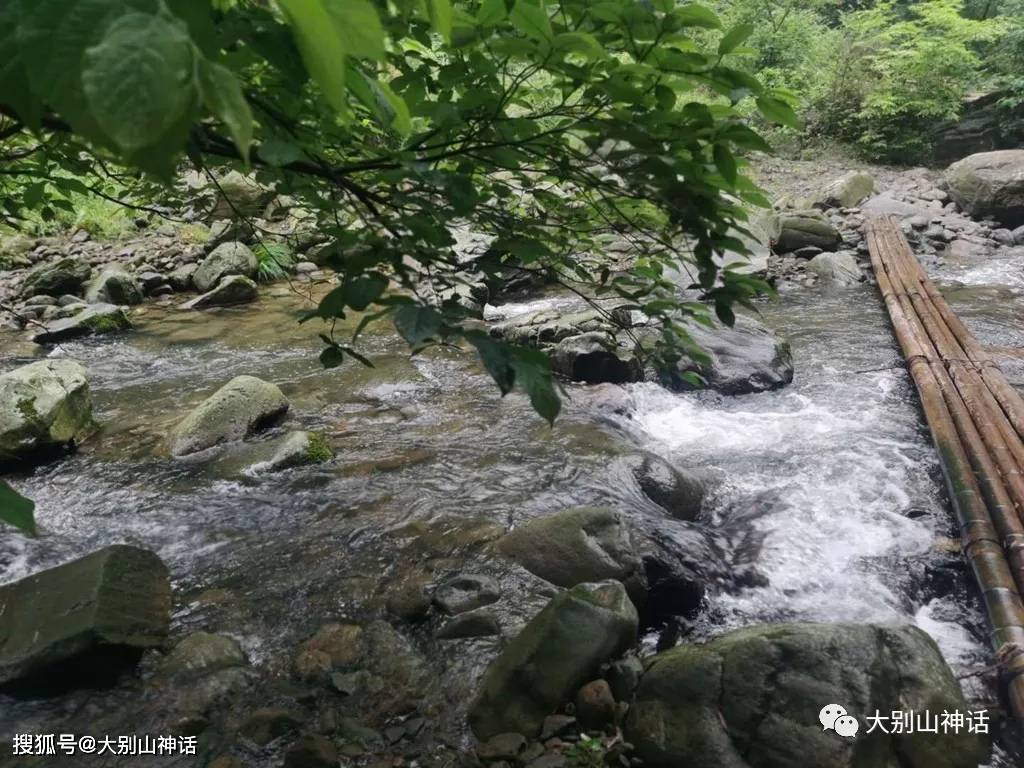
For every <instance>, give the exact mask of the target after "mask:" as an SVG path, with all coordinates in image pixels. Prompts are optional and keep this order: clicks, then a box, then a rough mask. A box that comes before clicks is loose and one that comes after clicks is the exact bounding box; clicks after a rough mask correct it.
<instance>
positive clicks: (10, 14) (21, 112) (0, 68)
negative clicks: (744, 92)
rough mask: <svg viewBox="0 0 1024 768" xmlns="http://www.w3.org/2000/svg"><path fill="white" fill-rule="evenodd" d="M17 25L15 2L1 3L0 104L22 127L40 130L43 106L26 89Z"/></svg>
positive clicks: (19, 15)
mask: <svg viewBox="0 0 1024 768" xmlns="http://www.w3.org/2000/svg"><path fill="white" fill-rule="evenodd" d="M20 22H21V8H20V6H19V5H18V3H16V2H4V3H0V103H2V104H7V105H9V106H10V107H11V108H12V109H14V111H15V113H16V114H17V115H18V118H19V119H20V120H21V121H22V122H23V123H24V124H25V125H27V126H28V127H30V128H33V129H34V128H38V127H39V121H40V120H41V119H42V116H43V105H42V103H41V102H40V101H39V99H38V98H36V96H35V94H33V93H32V89H31V88H30V87H29V79H28V73H27V72H26V71H25V66H24V62H23V60H22V57H21V51H20V50H19V48H18V34H17V33H18V26H19V23H20Z"/></svg>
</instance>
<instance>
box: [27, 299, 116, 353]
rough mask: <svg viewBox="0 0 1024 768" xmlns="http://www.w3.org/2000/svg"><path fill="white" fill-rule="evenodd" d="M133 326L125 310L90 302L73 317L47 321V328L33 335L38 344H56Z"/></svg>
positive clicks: (33, 339)
mask: <svg viewBox="0 0 1024 768" xmlns="http://www.w3.org/2000/svg"><path fill="white" fill-rule="evenodd" d="M131 327H132V323H131V321H130V320H129V319H128V315H126V314H125V313H124V310H123V309H121V308H120V307H118V306H115V305H113V304H90V305H89V306H87V307H86V308H85V309H83V310H82V311H80V312H78V313H77V314H74V315H72V316H71V317H65V318H63V319H61V320H54V321H53V322H52V323H47V325H46V329H45V330H43V331H39V332H38V333H36V334H35V335H33V337H32V341H34V342H35V343H36V344H56V343H57V342H59V341H66V340H68V339H77V338H79V337H81V336H90V335H92V334H96V333H113V332H115V331H123V330H127V329H128V328H131Z"/></svg>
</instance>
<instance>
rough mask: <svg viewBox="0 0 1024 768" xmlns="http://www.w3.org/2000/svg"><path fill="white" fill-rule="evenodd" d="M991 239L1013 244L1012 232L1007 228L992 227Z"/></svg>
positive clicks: (1000, 242)
mask: <svg viewBox="0 0 1024 768" xmlns="http://www.w3.org/2000/svg"><path fill="white" fill-rule="evenodd" d="M992 239H993V240H995V241H996V242H997V243H999V244H1000V245H1006V246H1011V245H1013V244H1014V243H1013V232H1011V231H1010V230H1008V229H993V230H992Z"/></svg>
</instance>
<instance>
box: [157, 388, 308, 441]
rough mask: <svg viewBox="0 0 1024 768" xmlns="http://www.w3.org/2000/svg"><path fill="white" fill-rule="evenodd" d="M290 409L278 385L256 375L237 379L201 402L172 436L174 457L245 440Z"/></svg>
mask: <svg viewBox="0 0 1024 768" xmlns="http://www.w3.org/2000/svg"><path fill="white" fill-rule="evenodd" d="M287 410H288V400H287V398H286V397H285V396H284V395H283V394H282V392H281V390H280V389H278V388H277V386H276V385H274V384H271V383H270V382H267V381H263V380H262V379H257V378H256V377H255V376H236V377H235V378H233V379H232V380H231V381H229V382H228V383H227V384H225V385H224V386H223V387H221V388H220V389H218V390H217V391H216V392H214V393H213V394H212V395H210V396H209V397H208V398H206V400H204V401H203V402H202V403H200V404H199V405H198V406H197V407H196V408H195V410H193V411H192V413H190V414H189V415H188V416H186V417H185V419H184V420H183V421H182V422H181V423H180V424H179V425H178V426H177V428H176V429H175V430H174V432H173V433H172V434H171V446H170V447H171V455H173V456H184V455H185V454H188V453H195V452H196V451H201V450H204V449H206V448H212V447H213V446H215V445H219V444H221V443H225V442H230V441H233V440H242V439H244V438H245V437H247V436H249V435H251V434H253V433H254V432H256V431H258V430H259V429H261V428H263V427H265V426H267V425H269V424H270V423H272V422H273V421H274V420H276V419H277V418H279V417H280V416H281V415H282V414H284V413H285V411H287Z"/></svg>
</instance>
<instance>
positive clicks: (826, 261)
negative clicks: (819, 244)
mask: <svg viewBox="0 0 1024 768" xmlns="http://www.w3.org/2000/svg"><path fill="white" fill-rule="evenodd" d="M807 271H808V272H813V273H814V274H816V275H817V276H818V277H820V278H821V279H822V280H824V281H826V282H829V283H834V284H835V285H856V284H857V283H859V282H860V281H861V280H863V279H864V275H863V274H862V273H861V271H860V265H859V264H857V258H856V257H855V256H854V255H853V254H852V253H851V252H850V251H839V252H837V253H819V254H818V255H817V256H815V257H814V258H813V259H811V260H810V261H808V262H807Z"/></svg>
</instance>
